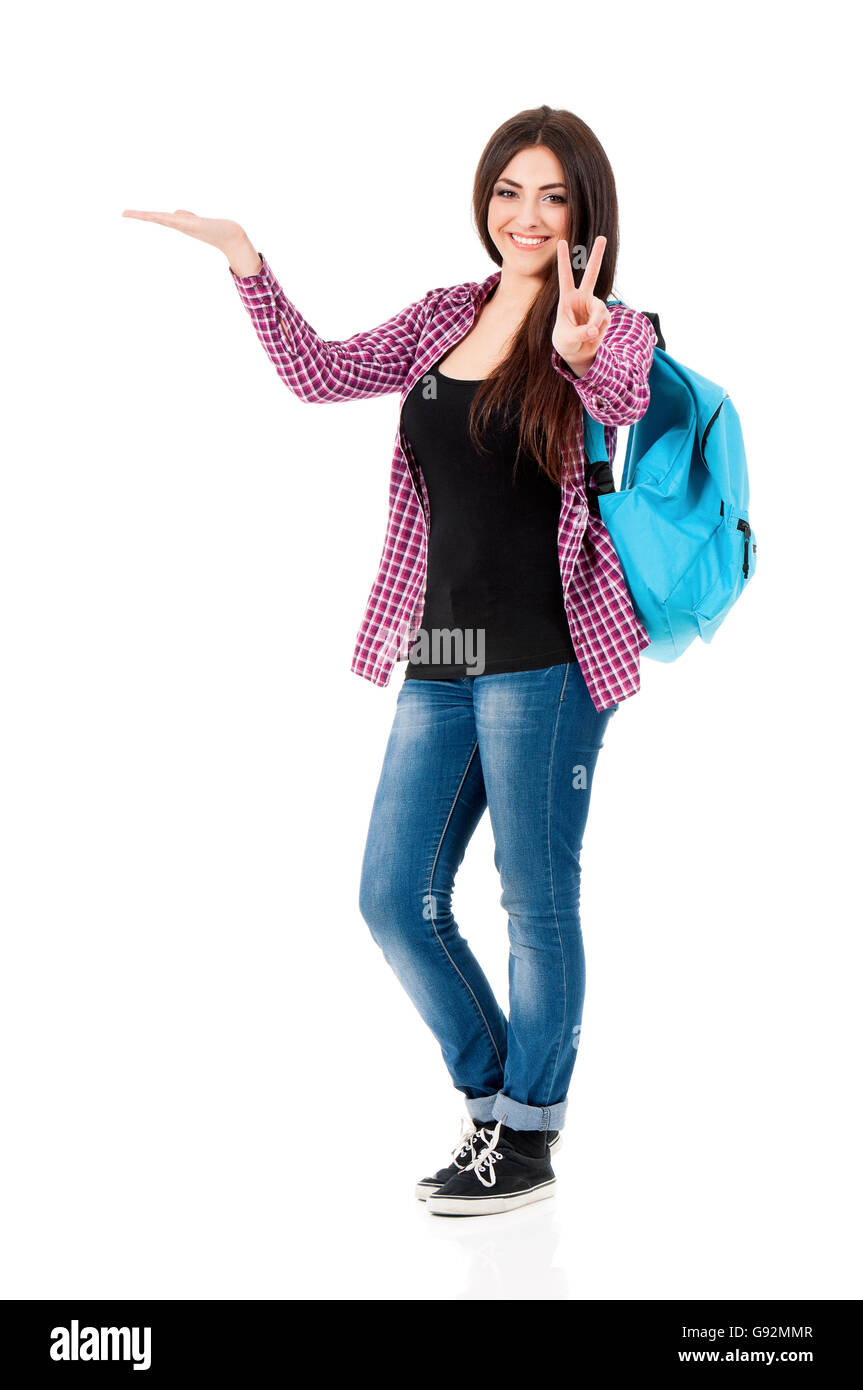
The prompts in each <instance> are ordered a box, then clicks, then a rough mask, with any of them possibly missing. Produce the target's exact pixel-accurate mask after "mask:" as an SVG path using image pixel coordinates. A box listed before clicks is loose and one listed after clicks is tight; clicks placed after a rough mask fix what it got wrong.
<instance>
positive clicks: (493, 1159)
mask: <svg viewBox="0 0 863 1390" xmlns="http://www.w3.org/2000/svg"><path fill="white" fill-rule="evenodd" d="M505 1119H506V1115H503V1116H501V1118H500V1119H499V1120H498V1122H497V1124H496V1126H495V1128H494V1129H493V1130H492V1133H491V1138H490V1139H487V1140H486V1147H485V1148H484V1149H483V1150H482V1151H481V1152H480V1153H478V1154H475V1155H474V1159H473V1162H472V1163H469V1164H468V1165H467V1168H465V1169H464V1171H465V1172H466V1173H469V1172H471V1171H472V1172H474V1173H476V1175H477V1177H478V1178H479V1180H480V1182H481V1183H482V1185H483V1187H494V1185H495V1183H496V1182H497V1177H496V1175H495V1171H494V1165H495V1163H498V1162H499V1161H500V1160H501V1159H502V1158H503V1154H502V1153H500V1152H499V1151H498V1150H497V1149H496V1148H495V1144H496V1143H497V1141H498V1139H499V1138H500V1127H501V1125H502V1124H503V1122H504V1120H505ZM483 1132H484V1133H487V1131H483ZM486 1174H488V1176H486Z"/></svg>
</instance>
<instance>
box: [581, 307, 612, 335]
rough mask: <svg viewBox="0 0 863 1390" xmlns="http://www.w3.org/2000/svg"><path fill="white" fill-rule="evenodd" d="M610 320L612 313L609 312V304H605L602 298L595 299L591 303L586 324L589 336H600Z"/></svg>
mask: <svg viewBox="0 0 863 1390" xmlns="http://www.w3.org/2000/svg"><path fill="white" fill-rule="evenodd" d="M610 322H611V314H610V313H609V312H608V307H607V305H605V304H603V302H602V300H601V299H594V300H593V301H592V304H591V309H590V315H589V317H588V320H587V323H586V325H585V327H586V328H587V336H588V337H589V338H596V337H598V336H599V334H600V333H601V332H602V329H603V328H605V327H607V326H608V324H609V323H610Z"/></svg>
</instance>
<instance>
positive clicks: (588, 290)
mask: <svg viewBox="0 0 863 1390" xmlns="http://www.w3.org/2000/svg"><path fill="white" fill-rule="evenodd" d="M606 245H607V238H606V237H604V236H598V237H597V238H596V241H595V242H594V243H593V250H592V251H591V253H590V258H589V260H588V262H587V265H586V266H585V267H584V274H583V275H582V277H581V284H580V285H579V289H580V290H581V292H582V294H589V295H592V294H593V288H594V285H595V284H596V280H597V276H598V275H599V267H600V266H601V265H602V258H603V256H604V255H605V248H606Z"/></svg>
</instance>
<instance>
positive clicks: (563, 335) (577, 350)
mask: <svg viewBox="0 0 863 1390" xmlns="http://www.w3.org/2000/svg"><path fill="white" fill-rule="evenodd" d="M605 247H606V238H605V237H604V236H598V237H597V238H596V241H595V242H594V243H593V250H592V251H591V253H590V258H589V260H588V262H587V265H586V266H585V268H584V274H583V276H582V277H581V285H580V286H579V288H578V289H576V288H575V278H574V276H573V273H572V262H571V261H570V259H569V245H568V243H567V242H565V241H559V242H558V243H557V276H558V282H559V285H560V298H559V300H558V304H557V319H556V321H555V325H554V331H553V332H552V335H551V342H552V346H553V347H556V348H557V350H558V352H559V353H560V355H561V357H562V358H563V360H564V362H567V363H568V364H569V366H570V367H572V369H573V371H574V372H575V373H576V375H577V376H584V375H585V373H586V372H587V370H588V368H589V367H590V365H591V363H592V362H593V359H594V357H595V356H596V349H597V348H598V347H599V344H600V343H601V342H602V340H603V338H604V337H605V334H606V332H607V330H608V325H609V324H610V323H611V313H610V312H609V309H608V307H607V305H606V304H605V301H604V300H602V299H597V298H596V297H595V296H594V293H593V289H594V286H595V284H596V278H597V276H598V275H599V267H600V266H601V265H602V257H603V255H604V254H605Z"/></svg>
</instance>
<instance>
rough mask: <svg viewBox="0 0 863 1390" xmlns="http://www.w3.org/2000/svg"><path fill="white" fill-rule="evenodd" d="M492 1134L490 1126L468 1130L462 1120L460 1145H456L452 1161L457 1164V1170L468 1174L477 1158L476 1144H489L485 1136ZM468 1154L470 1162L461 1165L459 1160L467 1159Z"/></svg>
mask: <svg viewBox="0 0 863 1390" xmlns="http://www.w3.org/2000/svg"><path fill="white" fill-rule="evenodd" d="M490 1133H491V1127H490V1126H488V1127H487V1128H483V1126H482V1125H476V1126H475V1127H474V1128H473V1129H468V1128H467V1125H466V1124H465V1122H464V1120H462V1122H461V1134H460V1135H459V1139H458V1143H457V1144H456V1146H455V1148H454V1149H453V1151H452V1154H451V1158H452V1161H453V1163H454V1164H455V1166H456V1168H458V1170H459V1172H461V1173H466V1172H467V1170H468V1169H469V1168H472V1167H473V1161H474V1159H475V1158H476V1150H475V1149H474V1144H478V1143H480V1142H481V1141H482V1142H483V1143H484V1144H488V1140H487V1139H486V1137H485V1136H486V1134H490ZM468 1154H470V1162H469V1163H459V1159H460V1158H462V1157H465V1158H466V1157H467V1155H468Z"/></svg>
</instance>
